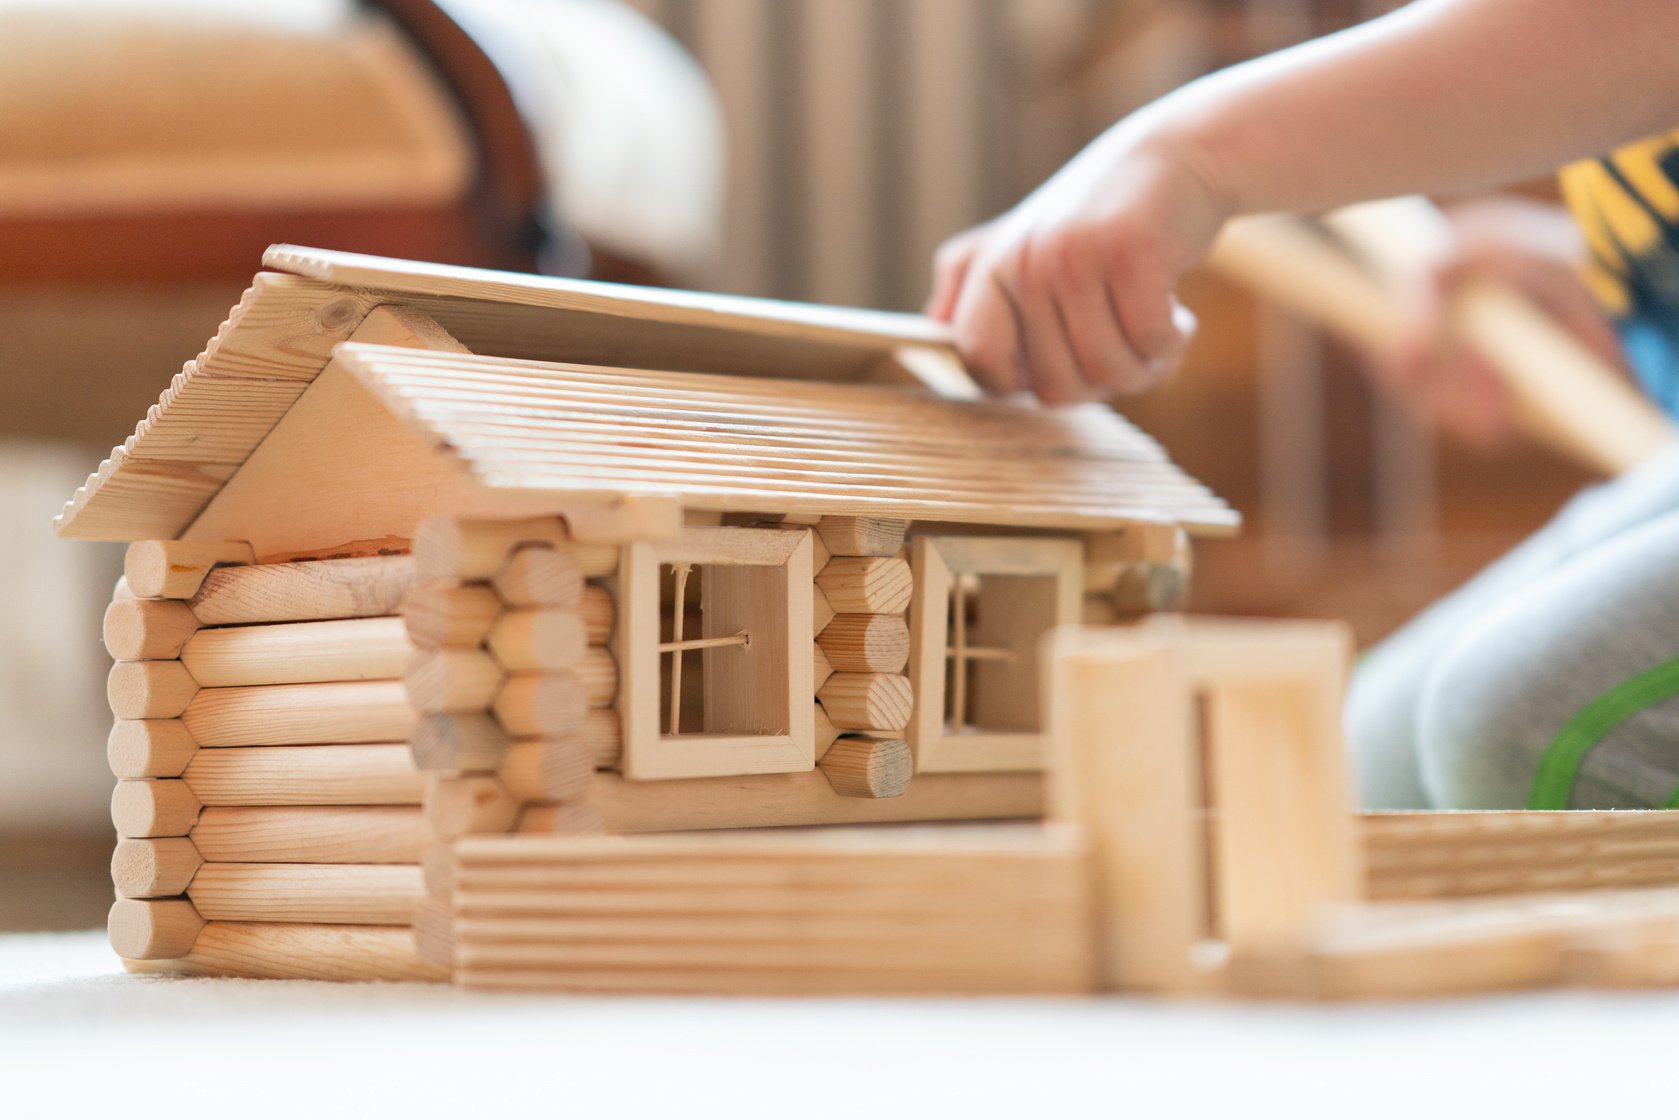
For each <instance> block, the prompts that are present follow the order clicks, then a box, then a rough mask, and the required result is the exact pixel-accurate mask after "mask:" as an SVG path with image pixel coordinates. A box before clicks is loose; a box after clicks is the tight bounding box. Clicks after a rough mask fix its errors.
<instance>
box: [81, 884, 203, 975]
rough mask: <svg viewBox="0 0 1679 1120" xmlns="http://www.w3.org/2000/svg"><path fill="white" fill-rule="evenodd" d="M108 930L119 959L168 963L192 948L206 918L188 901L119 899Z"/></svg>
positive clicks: (110, 918)
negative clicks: (166, 961)
mask: <svg viewBox="0 0 1679 1120" xmlns="http://www.w3.org/2000/svg"><path fill="white" fill-rule="evenodd" d="M105 928H106V930H107V932H108V933H109V935H110V938H111V948H112V949H115V950H116V952H117V955H118V956H119V957H128V958H130V959H133V960H167V959H169V958H172V957H181V956H185V955H186V954H187V953H188V952H189V951H190V950H191V949H192V946H193V942H195V941H197V940H198V934H199V931H200V930H202V929H203V928H204V919H203V918H201V917H200V916H199V914H198V911H197V910H195V909H193V905H192V903H190V902H188V901H186V900H185V899H154V900H142V899H137V898H119V899H117V901H116V905H114V906H112V907H111V914H110V917H109V918H108V919H107V920H106V927H105Z"/></svg>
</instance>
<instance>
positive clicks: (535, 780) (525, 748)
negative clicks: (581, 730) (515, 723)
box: [496, 736, 595, 801]
mask: <svg viewBox="0 0 1679 1120" xmlns="http://www.w3.org/2000/svg"><path fill="white" fill-rule="evenodd" d="M496 778H497V780H498V781H500V782H501V784H502V787H503V788H504V789H506V790H507V792H508V793H509V794H511V795H512V796H513V797H514V798H516V799H518V800H519V801H566V800H570V799H572V798H576V797H583V796H585V795H586V794H587V793H588V792H589V789H590V787H591V786H592V785H593V784H594V779H595V752H594V751H593V749H591V747H590V745H589V744H588V743H587V742H586V741H584V739H583V738H582V737H581V736H577V737H573V738H570V739H521V740H519V741H517V742H515V743H514V744H513V745H512V746H511V747H510V748H508V751H507V753H506V754H505V755H503V756H502V758H501V761H500V763H499V764H497V766H496Z"/></svg>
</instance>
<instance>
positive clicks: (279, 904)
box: [187, 863, 425, 926]
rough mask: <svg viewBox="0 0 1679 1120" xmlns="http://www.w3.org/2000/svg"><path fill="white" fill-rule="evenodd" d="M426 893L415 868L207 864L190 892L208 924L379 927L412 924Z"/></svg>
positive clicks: (351, 865) (191, 897)
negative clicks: (285, 923)
mask: <svg viewBox="0 0 1679 1120" xmlns="http://www.w3.org/2000/svg"><path fill="white" fill-rule="evenodd" d="M424 895H425V886H424V883H423V882H422V881H421V878H420V868H419V866H418V865H417V864H416V865H413V866H408V865H376V864H364V865H358V864H320V865H311V864H296V863H206V864H205V865H204V866H203V867H200V868H199V869H198V874H197V875H195V876H193V880H192V885H191V886H190V887H189V888H188V889H187V897H188V898H189V899H191V901H192V904H193V906H194V907H195V908H196V909H197V911H198V913H199V916H201V917H203V918H204V919H205V920H207V921H225V922H343V923H347V924H350V925H375V926H377V925H400V924H402V923H404V922H408V921H411V920H412V919H413V917H414V907H415V906H417V905H418V904H419V902H420V900H421V899H422V898H423V897H424Z"/></svg>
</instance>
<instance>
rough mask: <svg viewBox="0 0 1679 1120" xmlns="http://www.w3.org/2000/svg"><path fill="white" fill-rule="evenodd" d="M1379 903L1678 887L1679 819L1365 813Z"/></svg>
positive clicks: (1668, 814) (1674, 815) (1370, 877)
mask: <svg viewBox="0 0 1679 1120" xmlns="http://www.w3.org/2000/svg"><path fill="white" fill-rule="evenodd" d="M1358 823H1359V829H1360V832H1361V834H1362V836H1363V840H1364V853H1365V861H1366V876H1367V882H1368V888H1369V892H1370V897H1371V898H1373V899H1429V898H1467V897H1473V896H1479V895H1504V894H1525V893H1534V892H1545V891H1584V890H1602V889H1609V888H1626V887H1645V886H1649V887H1654V886H1679V812H1673V811H1664V810H1649V811H1641V812H1640V811H1625V812H1590V811H1572V812H1462V813H1451V812H1439V813H1365V814H1361V815H1360V817H1359V821H1358Z"/></svg>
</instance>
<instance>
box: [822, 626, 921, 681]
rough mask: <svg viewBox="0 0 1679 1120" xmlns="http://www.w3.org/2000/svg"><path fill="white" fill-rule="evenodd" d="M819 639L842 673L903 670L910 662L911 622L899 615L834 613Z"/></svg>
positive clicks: (831, 661) (832, 662)
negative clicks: (832, 618)
mask: <svg viewBox="0 0 1679 1120" xmlns="http://www.w3.org/2000/svg"><path fill="white" fill-rule="evenodd" d="M817 642H818V643H819V644H820V645H821V647H822V651H823V652H824V653H826V654H827V655H828V663H829V664H830V665H832V666H833V667H834V668H835V669H836V670H838V671H839V672H842V673H901V672H903V670H904V666H905V665H907V664H909V624H908V623H906V622H905V621H904V620H903V618H902V616H900V615H893V614H841V615H835V616H834V620H833V621H832V622H830V623H829V624H828V625H827V627H826V628H825V629H824V630H823V631H822V634H821V636H820V637H819V638H818V639H817ZM818 687H821V686H820V685H818Z"/></svg>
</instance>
